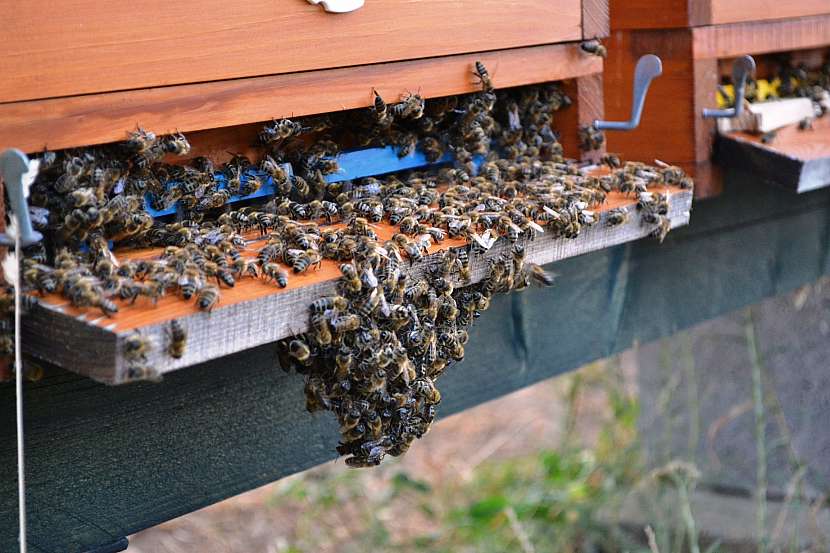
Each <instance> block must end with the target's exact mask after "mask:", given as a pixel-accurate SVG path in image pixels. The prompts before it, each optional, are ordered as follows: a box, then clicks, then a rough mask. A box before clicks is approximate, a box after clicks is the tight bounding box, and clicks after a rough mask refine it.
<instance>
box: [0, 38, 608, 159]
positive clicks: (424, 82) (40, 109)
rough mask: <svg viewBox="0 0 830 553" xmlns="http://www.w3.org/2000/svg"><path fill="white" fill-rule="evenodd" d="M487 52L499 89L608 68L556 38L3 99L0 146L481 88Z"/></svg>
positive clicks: (81, 141) (63, 144) (56, 144)
mask: <svg viewBox="0 0 830 553" xmlns="http://www.w3.org/2000/svg"><path fill="white" fill-rule="evenodd" d="M476 60H481V61H483V62H484V63H485V65H486V66H487V67H488V69H489V72H490V74H491V77H492V79H493V83H494V84H495V86H496V87H498V88H505V87H511V86H519V85H526V84H532V83H540V82H547V81H557V80H562V79H568V78H573V77H580V76H584V75H591V74H595V73H599V72H601V71H602V60H601V59H600V58H598V57H596V56H592V55H589V54H586V53H585V52H582V51H581V50H580V48H579V46H578V45H577V44H575V43H572V44H555V45H548V46H534V47H528V48H515V49H510V50H500V51H495V52H483V53H480V54H467V55H458V56H445V57H440V58H430V59H423V60H415V61H409V62H393V63H384V64H376V65H367V66H360V67H354V68H341V69H328V70H322V71H309V72H303V73H292V74H288V75H274V76H268V77H254V78H247V79H235V80H229V81H220V82H212V83H202V84H190V85H179V86H171V87H162V88H151V89H143V90H133V91H125V92H112V93H108V94H93V95H85V96H77V97H70V98H55V99H49V100H34V101H28V102H14V103H9V104H0V149H1V148H7V147H16V148H20V149H21V150H24V151H27V152H34V151H38V150H41V149H43V148H44V147H48V148H50V149H60V148H68V147H74V146H84V145H91V144H101V143H106V142H113V141H118V140H123V139H124V137H125V136H126V133H127V131H128V130H130V129H133V128H135V126H136V125H141V126H143V127H145V128H148V129H152V130H153V131H155V132H157V133H168V132H173V131H175V130H180V131H182V132H187V131H194V130H202V129H211V128H217V127H229V126H235V125H241V124H245V123H255V122H260V121H266V120H269V119H271V118H272V117H293V116H302V115H310V114H315V113H325V112H331V111H339V110H342V109H353V108H361V107H367V106H369V105H370V104H371V101H372V88H373V87H374V88H376V89H377V90H378V91H379V93H380V94H382V95H383V96H384V97H385V98H386V99H387V100H392V99H397V98H398V97H399V96H400V95H401V94H403V93H405V92H407V91H414V90H419V91H420V94H421V95H422V96H424V97H427V98H430V97H437V96H448V95H452V94H462V93H466V92H472V91H474V90H479V89H480V85H479V84H478V83H477V81H476V79H475V76H474V75H473V74H472V67H473V64H474V62H475V61H476Z"/></svg>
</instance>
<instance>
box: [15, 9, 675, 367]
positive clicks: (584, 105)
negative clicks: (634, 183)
mask: <svg viewBox="0 0 830 553" xmlns="http://www.w3.org/2000/svg"><path fill="white" fill-rule="evenodd" d="M43 9H46V7H45V6H43ZM50 9H51V10H52V11H54V10H55V9H57V10H59V12H60V13H58V14H53V15H54V17H50V18H49V20H48V21H43V20H38V19H32V18H30V17H28V16H26V15H22V14H12V21H10V22H7V29H9V31H8V32H7V33H6V34H4V35H3V36H2V37H0V47H2V49H3V50H4V51H5V52H8V53H9V54H10V55H9V58H8V59H9V60H10V62H9V63H8V64H7V68H6V77H7V78H6V79H4V83H5V85H0V148H6V147H17V148H20V149H22V150H24V151H27V152H37V151H39V150H41V149H43V148H44V147H47V148H49V149H60V148H70V147H78V146H86V145H92V144H101V143H107V142H112V141H117V140H122V139H123V138H124V136H125V132H126V131H127V130H128V129H132V128H134V127H135V126H136V125H141V126H142V127H144V128H148V129H152V130H154V131H155V132H157V133H166V132H172V131H176V130H178V131H182V132H187V133H188V138H189V139H190V141H191V143H192V144H193V151H192V152H191V155H192V156H196V155H208V156H210V157H214V158H222V157H227V155H228V152H229V151H233V152H247V151H248V150H249V149H250V147H251V144H252V143H253V142H254V141H255V136H256V132H257V131H258V129H259V128H260V127H261V125H262V123H263V122H265V121H268V120H270V119H272V118H278V117H297V116H303V115H311V114H318V113H326V112H333V111H339V110H344V109H352V108H362V107H367V106H369V105H370V104H371V101H372V89H373V88H374V89H376V90H377V91H378V92H379V93H380V94H381V95H383V96H384V97H386V98H398V97H399V96H400V95H401V94H403V93H405V92H407V91H418V92H419V93H420V94H421V95H422V96H423V97H425V98H433V97H440V96H447V95H454V94H461V93H467V92H473V91H475V90H478V88H479V86H480V85H479V84H478V82H477V81H476V79H475V77H474V76H473V74H472V71H471V69H472V67H473V64H474V62H475V61H477V60H480V61H482V62H484V64H485V65H486V66H487V67H488V68H489V70H490V73H491V76H492V79H493V82H494V85H495V86H496V87H497V88H507V87H515V86H521V85H528V84H533V83H542V82H549V81H562V82H563V84H564V86H565V89H566V91H567V92H568V93H569V95H570V96H571V97H572V99H573V100H574V103H573V105H572V106H571V107H570V108H568V109H567V110H565V111H563V112H562V113H561V116H559V117H558V119H557V120H556V121H555V122H554V126H555V127H556V130H557V131H558V132H559V133H560V135H561V141H562V143H563V146H564V148H565V152H566V155H568V156H570V157H580V156H581V155H582V152H580V150H579V148H578V129H579V127H580V126H581V125H587V124H590V123H591V122H592V121H594V120H595V119H601V118H603V87H602V71H603V61H602V59H601V58H600V57H597V56H593V55H590V54H587V53H586V52H584V51H582V50H581V49H580V47H579V44H580V43H581V42H582V41H583V40H585V39H593V38H603V37H605V36H607V34H608V8H607V4H605V3H604V2H602V1H580V0H556V1H550V0H521V1H519V2H511V3H504V2H498V1H495V0H484V1H481V0H476V1H473V0H465V1H463V2H458V1H450V0H429V1H424V2H417V3H413V2H407V1H404V0H374V1H372V2H367V3H366V5H365V6H364V7H363V8H362V9H360V10H358V11H355V12H353V13H348V14H336V15H335V14H331V13H326V12H324V11H322V10H321V9H320V8H319V7H317V6H313V5H310V4H308V3H307V2H304V1H302V0H290V1H286V2H279V3H274V2H263V1H255V2H245V3H232V4H231V5H228V3H226V2H218V1H210V2H195V1H190V0H186V1H185V2H184V3H179V4H177V5H175V6H171V5H169V4H161V3H159V4H151V5H149V6H148V5H142V6H141V7H138V6H136V7H134V8H130V7H125V6H123V5H118V6H114V5H113V6H109V7H107V6H104V7H102V6H100V5H99V4H98V3H95V2H92V1H83V2H76V3H75V4H73V5H72V6H71V7H69V6H63V7H62V6H58V7H53V8H50ZM125 9H126V10H128V11H127V12H125ZM130 10H133V11H135V13H129V11H130ZM30 11H37V10H36V9H34V10H30ZM139 12H140V13H139ZM390 18H393V19H394V28H393V30H390V28H392V27H391V26H390V24H389V20H390ZM80 22H86V24H84V25H81V24H80ZM90 22H91V23H90ZM229 22H232V23H229ZM49 68H54V70H51V69H49ZM47 69H49V70H47ZM603 151H604V149H599V150H596V151H593V152H590V154H588V156H587V157H590V158H592V159H596V158H597V157H598V156H599V155H600V154H601V153H603ZM668 192H669V193H670V196H671V222H672V225H674V226H678V225H682V224H685V223H686V222H687V221H688V218H689V208H690V203H691V194H690V193H689V192H688V191H680V190H670V191H668ZM634 204H635V201H634V200H633V199H631V198H624V197H622V196H620V197H617V196H614V197H612V199H611V200H610V201H609V202H608V204H607V205H606V206H605V207H603V210H604V211H607V210H608V209H611V208H613V207H623V208H625V209H627V210H630V211H633V210H634V208H635V207H634ZM602 217H604V216H602ZM603 220H604V219H603ZM387 231H388V233H389V234H391V232H392V231H391V230H389V229H386V230H382V232H381V234H383V232H387ZM649 232H650V229H648V228H645V227H642V226H640V225H639V223H638V222H636V218H632V221H631V222H630V223H627V224H625V225H621V226H620V227H616V228H615V229H613V231H611V230H605V229H603V228H602V224H601V223H600V224H599V225H597V228H596V229H595V230H594V229H592V230H590V231H588V232H586V233H584V235H582V236H580V237H579V238H578V239H576V240H573V241H567V240H554V239H542V240H537V241H536V242H535V243H534V245H533V246H532V247H531V248H530V249H529V260H533V261H535V262H539V263H545V262H550V261H554V260H557V259H562V258H565V257H570V256H573V255H578V254H580V253H584V252H587V251H591V250H594V249H598V248H602V247H607V246H610V245H613V244H617V243H621V242H625V241H629V240H633V239H636V238H640V237H643V236H645V235H647V234H648V233H649ZM453 245H458V244H452V243H449V242H447V244H445V245H443V246H442V247H449V246H453ZM435 249H438V248H437V247H436V248H434V249H433V251H434V250H435ZM494 250H498V251H494V252H493V253H494V254H498V253H499V251H501V249H500V248H494ZM137 255H149V254H148V253H139V254H137ZM429 262H430V260H429V259H427V260H425V261H424V262H423V263H422V264H420V265H419V264H416V265H415V266H413V268H412V270H413V271H416V272H417V271H422V270H423V267H424V266H426V265H427V264H429ZM484 265H485V261H484V260H481V262H480V266H478V267H477V268H475V269H474V278H475V279H480V278H481V277H482V275H483V271H484V268H483V267H484ZM337 276H338V271H337V268H336V264H334V263H333V262H324V264H323V268H322V269H321V270H320V271H317V272H314V273H313V274H309V275H307V276H301V277H297V278H294V279H293V283H292V284H291V285H290V286H289V287H288V288H286V289H284V290H280V289H278V288H276V287H273V286H269V285H265V284H263V283H260V282H255V281H247V282H245V283H240V285H239V286H237V287H236V288H234V289H233V290H231V291H229V292H227V293H226V294H223V299H222V301H221V303H220V305H219V306H218V307H217V308H216V309H215V310H214V311H213V312H212V313H210V314H208V313H203V312H199V311H198V310H197V309H196V308H195V307H194V306H193V305H186V304H183V303H182V302H180V301H177V300H176V299H175V298H164V299H162V301H160V302H159V304H158V305H156V306H153V305H136V306H133V307H126V306H124V308H123V309H122V310H121V311H120V312H119V313H118V314H117V315H115V316H114V317H112V318H107V317H102V316H101V315H100V313H97V312H93V311H90V310H77V309H73V308H71V306H69V305H67V303H66V302H65V301H62V300H61V298H46V299H44V300H43V301H42V302H41V305H40V306H38V307H36V308H35V309H33V310H32V312H31V313H30V315H29V316H28V317H27V319H26V323H25V325H24V326H25V330H24V344H26V346H25V349H26V351H27V353H30V354H32V355H34V356H36V357H39V358H41V359H45V360H48V361H50V362H52V363H55V364H57V365H60V366H63V367H65V368H68V369H70V370H74V371H76V372H80V373H81V374H85V375H89V376H91V377H93V378H95V379H96V380H99V381H103V382H107V383H119V382H122V381H124V380H125V379H126V375H125V370H126V368H125V365H124V363H123V359H122V357H121V350H122V348H123V341H124V339H125V338H126V337H127V336H129V335H130V334H131V333H132V332H134V331H135V330H140V331H141V333H142V334H143V335H145V336H147V337H149V338H150V339H151V340H153V341H156V342H163V341H164V340H165V332H166V330H167V325H168V324H169V322H170V320H172V319H174V318H178V319H180V320H181V321H182V323H183V324H184V325H185V326H186V327H187V329H188V331H189V334H190V339H189V342H190V344H191V346H189V347H188V351H187V353H186V355H185V356H184V357H183V358H182V359H179V360H176V361H172V362H171V360H170V359H169V358H165V359H162V356H163V353H162V352H158V355H157V356H156V357H158V358H155V357H154V356H153V355H151V356H150V359H149V361H150V362H151V363H157V364H158V365H159V366H160V367H161V366H162V365H163V369H162V372H165V371H169V370H174V369H177V368H180V367H184V366H188V365H192V364H194V363H199V362H203V361H206V360H209V359H213V358H216V357H219V356H223V355H227V354H229V353H233V352H236V351H239V350H242V349H246V348H250V347H253V346H256V345H259V344H263V343H268V342H273V341H274V340H277V339H280V338H283V337H285V336H289V335H291V334H294V333H297V332H302V331H304V330H305V327H306V316H305V314H306V310H307V307H308V303H309V302H310V301H311V300H313V299H315V298H316V297H319V295H321V294H324V293H327V292H330V291H331V290H333V287H334V279H335V278H336V277H337ZM275 313H276V314H278V315H275ZM47 329H48V332H47ZM218 336H221V337H222V339H221V340H217V337H218ZM56 338H57V339H56Z"/></svg>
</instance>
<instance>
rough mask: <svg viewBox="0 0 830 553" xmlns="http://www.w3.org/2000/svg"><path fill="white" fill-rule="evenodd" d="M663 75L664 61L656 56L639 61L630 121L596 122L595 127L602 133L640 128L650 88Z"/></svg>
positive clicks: (635, 76)
mask: <svg viewBox="0 0 830 553" xmlns="http://www.w3.org/2000/svg"><path fill="white" fill-rule="evenodd" d="M662 74H663V61H662V60H661V59H660V58H659V57H657V56H655V55H654V54H646V55H645V56H643V57H641V58H640V59H639V60H638V61H637V67H635V68H634V93H633V96H632V99H631V118H630V119H629V120H628V121H600V120H597V121H594V127H595V128H597V129H598V130H601V131H630V130H634V129H636V128H637V127H639V126H640V117H642V115H643V106H644V105H645V103H646V94H648V87H649V85H650V84H651V81H653V80H654V79H655V78H656V77H659V76H660V75H662Z"/></svg>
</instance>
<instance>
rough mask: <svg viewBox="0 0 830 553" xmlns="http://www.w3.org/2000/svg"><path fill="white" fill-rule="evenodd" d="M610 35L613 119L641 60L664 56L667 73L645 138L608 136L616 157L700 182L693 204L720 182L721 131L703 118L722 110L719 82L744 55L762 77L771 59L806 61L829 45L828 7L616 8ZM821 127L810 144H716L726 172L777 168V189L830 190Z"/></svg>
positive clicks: (640, 4) (688, 3) (639, 0)
mask: <svg viewBox="0 0 830 553" xmlns="http://www.w3.org/2000/svg"><path fill="white" fill-rule="evenodd" d="M611 28H612V33H611V36H610V39H609V41H608V50H609V57H608V60H607V62H606V63H607V71H608V72H607V78H606V83H605V93H606V111H607V114H608V116H609V117H610V118H615V117H617V116H621V115H623V114H624V113H626V111H627V110H628V105H629V103H630V95H631V91H630V87H628V86H625V85H620V84H618V83H621V82H622V81H620V79H621V77H622V76H623V75H626V74H628V73H630V71H631V68H632V67H633V64H634V63H635V62H636V60H637V58H638V57H639V56H641V55H643V54H646V53H655V54H657V55H659V56H660V57H661V58H662V59H663V68H664V73H663V76H662V77H661V78H660V79H657V80H655V82H654V83H653V85H652V88H651V90H650V93H649V99H648V102H647V103H646V107H645V111H644V114H643V122H642V124H641V126H640V129H639V132H638V133H632V134H622V133H619V134H615V135H611V136H609V138H608V148H609V151H615V152H621V153H623V154H624V155H626V156H633V157H640V158H644V159H650V158H658V159H662V160H664V161H667V162H671V163H676V164H678V165H680V166H682V167H683V168H684V169H686V170H687V171H689V172H690V173H692V174H693V175H694V176H695V182H696V184H697V186H696V188H695V196H696V197H707V196H712V195H716V194H717V193H719V191H720V189H721V180H720V175H719V167H718V165H717V164H713V162H712V157H713V150H714V148H715V137H716V124H715V122H714V120H712V119H704V118H703V116H702V114H703V110H704V109H705V108H714V107H716V87H717V85H718V84H719V83H720V81H721V75H725V74H729V71H730V66H731V62H732V60H733V59H734V58H736V57H739V56H742V55H744V54H749V55H752V56H755V57H756V58H758V61H759V74H758V76H759V77H762V76H763V71H764V69H765V67H766V64H765V63H764V61H763V59H762V57H763V56H765V55H771V54H778V53H784V52H794V53H795V55H804V56H807V57H809V56H811V55H812V54H810V53H809V52H808V51H810V50H814V49H816V48H824V47H828V46H830V2H827V1H824V0H815V1H806V2H767V1H764V0H753V1H750V2H727V1H721V0H682V1H681V0H676V1H670V2H662V1H650V0H614V1H612V2H611ZM823 128H824V126H823V125H817V127H816V132H815V133H814V134H810V135H809V137H799V136H797V135H796V133H793V132H789V131H788V132H784V133H780V136H778V137H777V139H776V140H775V141H774V142H773V143H772V144H770V145H761V144H759V143H758V141H757V140H747V139H746V137H745V136H740V135H737V136H733V135H731V134H730V135H729V136H725V137H723V138H722V140H720V141H719V146H718V149H719V150H722V154H723V155H720V156H719V158H720V163H721V165H740V166H741V167H742V168H744V169H746V170H748V171H750V172H753V173H757V174H758V175H759V178H764V177H765V176H767V175H768V174H769V171H770V167H773V166H777V167H779V168H781V169H782V170H783V173H782V172H780V171H779V172H778V173H776V174H775V175H774V176H773V179H772V180H774V181H775V182H776V183H778V184H780V185H784V186H788V187H790V188H793V189H795V190H800V191H803V190H805V189H808V188H815V187H817V186H826V185H828V184H830V178H828V177H827V171H826V169H824V161H823V160H824V159H826V158H827V157H828V156H830V148H828V146H830V144H828V142H827V135H826V131H824V130H822V129H823ZM808 141H809V142H810V143H811V145H810V146H809V147H805V144H804V143H805V142H808ZM816 144H817V145H818V146H816ZM784 166H786V168H784ZM820 175H823V176H820Z"/></svg>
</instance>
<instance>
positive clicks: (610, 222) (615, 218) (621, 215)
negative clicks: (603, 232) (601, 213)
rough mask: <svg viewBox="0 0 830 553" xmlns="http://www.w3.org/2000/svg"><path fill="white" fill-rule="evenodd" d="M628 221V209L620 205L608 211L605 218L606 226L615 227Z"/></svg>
mask: <svg viewBox="0 0 830 553" xmlns="http://www.w3.org/2000/svg"><path fill="white" fill-rule="evenodd" d="M626 221H628V210H626V209H625V208H622V207H617V208H614V209H612V210H611V211H609V212H608V216H607V218H606V220H605V224H606V226H609V227H616V226H618V225H622V224H624V223H625V222H626Z"/></svg>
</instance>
